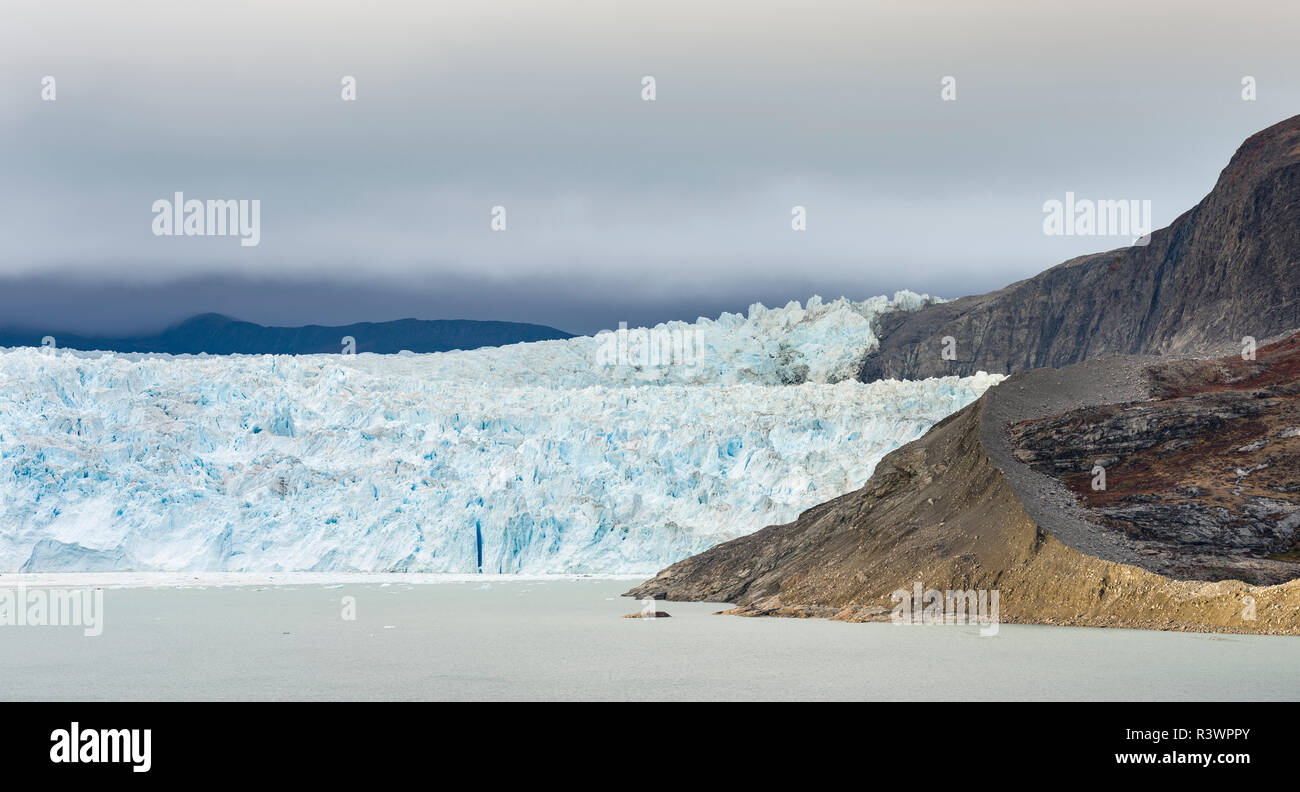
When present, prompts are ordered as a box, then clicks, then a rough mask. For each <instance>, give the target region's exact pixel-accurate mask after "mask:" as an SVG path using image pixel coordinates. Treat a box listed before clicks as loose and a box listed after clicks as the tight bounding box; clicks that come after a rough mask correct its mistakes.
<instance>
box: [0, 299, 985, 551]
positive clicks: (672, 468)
mask: <svg viewBox="0 0 1300 792" xmlns="http://www.w3.org/2000/svg"><path fill="white" fill-rule="evenodd" d="M927 299H928V298H923V297H919V296H917V295H910V294H909V293H900V295H896V296H895V298H894V299H893V300H889V299H885V298H876V299H875V300H868V301H865V302H861V303H853V302H849V301H847V300H837V301H834V302H830V303H823V302H821V301H820V300H817V299H813V300H810V301H809V303H808V305H807V306H799V305H798V304H792V305H790V306H787V307H785V308H781V309H765V308H762V307H761V306H756V307H755V308H753V309H751V310H750V312H749V315H748V316H744V317H742V316H739V315H723V316H722V317H720V318H719V319H718V320H715V321H710V320H701V322H698V323H696V324H695V325H685V324H682V323H677V324H682V326H684V327H694V328H697V329H698V330H699V333H700V337H701V338H702V339H703V342H702V345H701V347H700V349H701V354H700V355H699V357H698V359H697V360H696V361H695V365H693V366H678V365H671V366H660V367H645V366H636V365H608V364H601V365H596V364H595V355H596V351H597V348H598V344H600V343H601V339H599V338H598V337H584V338H576V339H570V340H565V341H544V342H537V343H531V344H516V345H513V346H510V347H498V348H491V349H481V350H474V351H470V352H452V353H441V354H433V355H411V356H395V355H388V356H381V355H313V356H302V357H288V356H229V357H215V356H212V357H209V356H198V357H168V356H157V357H140V356H125V355H112V354H107V355H84V354H82V355H78V354H75V353H69V352H62V353H57V354H48V353H42V352H40V351H37V350H31V349H24V350H9V351H4V352H0V487H3V492H4V495H5V497H4V501H3V506H0V571H32V572H37V571H66V572H77V571H96V570H99V571H107V570H120V571H150V570H153V571H173V572H182V571H230V572H281V571H358V572H376V571H403V572H417V571H418V572H473V571H475V570H476V569H477V566H478V543H479V542H480V541H481V542H482V558H483V571H485V572H506V573H513V572H524V573H561V572H563V573H575V572H591V573H625V572H652V571H654V570H655V569H658V568H661V567H663V566H666V565H667V564H669V563H672V562H674V561H676V560H678V559H680V558H682V557H684V556H686V555H689V554H692V553H696V552H699V551H701V550H704V549H706V548H707V547H709V546H711V545H713V544H716V543H717V542H719V541H723V540H726V539H729V538H732V537H735V536H739V535H742V534H744V533H748V532H750V531H753V530H756V529H757V528H760V527H762V526H764V525H767V524H770V523H775V522H782V521H788V520H791V519H793V518H794V517H795V516H796V515H797V514H798V513H799V512H800V511H802V510H803V509H806V508H808V507H810V506H812V505H815V504H817V503H820V502H822V501H825V500H827V499H829V498H832V497H835V496H837V495H840V494H842V493H844V492H848V491H850V490H853V489H855V488H857V487H859V486H861V485H862V483H863V482H864V481H865V480H866V479H867V478H868V476H869V475H870V473H871V471H872V469H873V468H874V466H875V464H876V462H877V461H878V460H879V459H880V457H881V456H883V455H884V454H885V453H887V452H888V451H890V450H892V449H894V448H896V447H897V446H899V445H901V444H902V443H904V442H907V441H909V440H911V439H913V438H915V437H917V436H919V435H920V434H921V433H923V432H924V431H925V430H926V429H927V428H928V427H929V426H931V425H932V424H933V423H934V422H935V421H937V420H939V419H941V418H943V417H944V416H946V415H948V414H949V413H951V412H952V411H954V410H956V409H958V408H960V407H961V406H963V405H965V404H967V403H968V402H970V401H971V400H973V399H975V398H977V397H978V396H979V395H980V394H981V393H982V392H983V391H984V390H985V389H986V388H988V387H989V386H991V385H992V384H994V383H995V382H997V381H998V380H999V379H1000V378H999V377H995V376H990V375H986V374H980V375H976V376H974V377H967V378H960V379H959V378H956V377H945V378H939V379H932V380H925V381H919V382H895V381H886V382H878V383H873V384H870V385H866V384H862V383H860V382H857V381H856V380H854V379H853V376H852V375H853V373H854V372H855V371H856V368H855V367H856V365H857V364H858V363H859V362H860V360H861V358H862V356H863V355H864V354H865V353H866V351H867V349H868V348H869V347H870V345H871V344H873V343H874V338H875V337H874V335H873V334H872V333H871V330H870V325H871V321H872V319H873V318H874V317H875V316H876V315H878V314H879V313H881V312H882V311H888V310H900V309H914V308H915V307H918V306H919V305H920V304H922V303H923V302H925V301H926V300H927Z"/></svg>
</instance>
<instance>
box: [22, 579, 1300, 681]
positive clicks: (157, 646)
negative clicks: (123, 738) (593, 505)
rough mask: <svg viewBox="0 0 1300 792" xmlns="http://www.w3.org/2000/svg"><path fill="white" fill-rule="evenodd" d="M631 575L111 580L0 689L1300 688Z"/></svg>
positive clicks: (1207, 654)
mask: <svg viewBox="0 0 1300 792" xmlns="http://www.w3.org/2000/svg"><path fill="white" fill-rule="evenodd" d="M9 580H10V581H12V580H13V578H9ZM408 580H409V578H408ZM5 585H13V584H12V583H6V582H5V581H4V579H3V578H0V586H5ZM632 585H634V581H629V580H609V579H556V580H521V581H511V580H502V579H499V578H498V579H493V580H490V581H479V580H468V581H464V580H462V581H459V582H440V583H434V584H418V583H417V584H411V583H409V582H396V583H390V584H388V585H384V584H382V583H379V582H373V581H372V582H364V583H359V582H345V583H341V584H338V583H335V584H321V583H317V582H312V583H309V584H302V585H295V584H289V585H272V586H263V585H240V586H221V587H211V586H209V587H193V586H191V587H175V586H167V587H155V588H146V587H128V588H113V587H105V588H104V592H103V593H104V629H103V633H102V634H101V635H99V636H98V637H87V636H85V635H84V634H83V631H82V630H81V629H78V628H75V627H33V626H22V627H15V626H2V627H0V664H3V668H4V669H5V673H4V674H3V675H0V699H4V700H15V699H21V700H46V699H52V700H58V699H74V700H78V699H90V700H94V699H108V700H135V699H169V700H209V699H269V700H283V699H329V700H335V699H349V700H350V699H419V700H429V699H432V700H452V699H454V700H497V699H505V700H538V699H540V700H553V699H562V700H570V699H579V700H583V699H595V700H619V699H633V700H665V699H667V700H727V699H737V700H751V699H762V700H783V699H795V700H804V699H850V700H918V699H919V700H934V699H940V700H953V699H955V700H1004V699H1010V700H1019V699H1047V700H1185V699H1190V700H1206V699H1213V700H1221V699H1222V700H1264V699H1281V700H1296V699H1297V698H1300V638H1292V637H1270V636H1240V635H1206V634H1193V633H1169V632H1148V631H1139V630H1114V629H1085V628H1067V627H1031V626H1022V625H1002V627H1001V630H1000V632H999V634H998V635H996V636H992V637H981V636H980V634H979V631H978V628H976V627H967V626H921V625H916V626H894V625H889V624H843V623H837V622H829V621H824V620H818V619H806V620H801V619H751V618H739V617H734V616H718V615H714V612H715V611H717V610H720V609H722V608H723V607H724V606H723V605H719V604H713V605H710V604H696V603H663V602H660V603H656V605H657V607H658V608H660V609H663V610H666V611H668V612H669V613H670V614H671V616H672V618H670V619H659V620H653V621H652V620H642V619H624V618H622V616H623V615H624V614H627V613H633V612H637V611H638V610H639V609H640V605H639V603H637V602H636V601H635V600H631V599H628V598H625V597H621V596H619V595H620V594H621V593H622V592H623V591H626V590H627V589H628V588H630V587H631V586H632ZM345 597H352V598H355V600H354V603H355V617H356V618H355V619H354V620H346V619H344V618H343V615H344V614H343V611H344V607H345V604H346V603H345V600H344V598H345Z"/></svg>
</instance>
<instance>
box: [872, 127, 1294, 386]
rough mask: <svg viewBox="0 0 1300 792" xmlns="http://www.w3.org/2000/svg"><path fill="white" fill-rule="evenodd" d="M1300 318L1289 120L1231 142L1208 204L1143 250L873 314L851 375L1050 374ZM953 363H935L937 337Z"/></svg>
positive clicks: (1186, 347) (1214, 344)
mask: <svg viewBox="0 0 1300 792" xmlns="http://www.w3.org/2000/svg"><path fill="white" fill-rule="evenodd" d="M1297 316H1300V116H1295V117H1293V118H1290V119H1288V120H1286V121H1283V122H1282V123H1279V124H1276V125H1274V126H1272V127H1269V128H1268V129H1265V130H1263V131H1262V132H1259V133H1257V134H1255V135H1253V136H1252V137H1250V138H1249V139H1248V140H1246V142H1245V143H1243V144H1242V145H1241V148H1239V149H1238V150H1237V152H1236V154H1235V155H1234V156H1233V157H1232V159H1231V161H1230V162H1229V163H1228V166H1227V167H1226V168H1224V170H1223V172H1222V174H1221V175H1220V176H1219V179H1218V182H1217V183H1216V184H1215V186H1214V189H1213V190H1212V191H1211V192H1210V194H1209V195H1207V196H1206V197H1205V199H1204V200H1202V201H1201V202H1200V203H1199V204H1197V205H1196V206H1195V207H1193V208H1192V209H1191V210H1189V211H1188V212H1186V213H1184V214H1183V215H1182V216H1180V217H1179V218H1178V219H1176V220H1175V221H1174V222H1173V223H1172V224H1171V225H1170V226H1169V227H1167V228H1163V229H1160V230H1158V231H1155V232H1154V233H1153V234H1151V236H1150V243H1149V244H1147V245H1145V246H1139V245H1134V246H1130V247H1125V248H1120V249H1117V250H1111V251H1108V252H1105V253H1097V254H1094V255H1089V256H1083V257H1080V258H1076V259H1072V260H1070V261H1067V262H1065V263H1063V264H1060V265H1058V266H1056V267H1053V268H1052V269H1049V270H1047V271H1046V272H1043V273H1041V274H1039V275H1037V276H1036V277H1033V278H1030V279H1028V280H1024V281H1020V282H1019V283H1014V284H1012V285H1010V286H1008V287H1006V288H1004V289H1002V290H1000V291H996V292H992V293H990V294H983V295H978V296H972V297H964V298H961V299H959V300H955V301H953V302H949V303H943V304H939V305H933V306H929V307H927V308H925V309H923V310H921V311H918V312H916V313H909V314H903V313H898V314H891V315H887V316H884V317H882V318H881V320H880V322H879V326H878V327H877V330H876V334H877V335H878V336H879V337H880V338H881V342H880V348H879V350H878V351H876V352H875V353H873V354H871V355H869V356H868V357H867V359H866V360H865V362H864V363H863V366H862V370H861V378H862V379H863V380H865V381H873V380H876V379H888V378H891V377H892V378H897V379H920V378H924V377H935V376H943V375H947V374H972V373H974V372H976V371H981V370H983V371H989V372H994V373H1010V372H1014V371H1020V370H1023V369H1031V368H1038V367H1044V366H1054V367H1060V366H1065V365H1069V364H1071V363H1077V362H1079V361H1081V360H1088V359H1091V358H1096V357H1104V356H1107V355H1117V354H1161V353H1170V352H1174V353H1179V352H1183V353H1186V352H1208V351H1210V350H1212V349H1217V348H1221V347H1223V346H1224V345H1225V344H1228V343H1239V342H1240V340H1241V339H1242V338H1243V337H1244V336H1253V337H1255V338H1258V339H1262V338H1266V337H1269V336H1272V335H1275V334H1277V333H1281V332H1283V331H1285V330H1287V329H1289V328H1291V327H1294V326H1295V325H1296V324H1297V319H1296V317H1297ZM945 337H951V338H952V339H953V340H954V341H955V342H956V345H955V359H954V360H946V359H944V357H943V355H942V354H941V353H942V352H943V349H944V338H945Z"/></svg>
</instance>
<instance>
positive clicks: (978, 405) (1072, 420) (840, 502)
mask: <svg viewBox="0 0 1300 792" xmlns="http://www.w3.org/2000/svg"><path fill="white" fill-rule="evenodd" d="M1261 352H1262V354H1261V355H1260V358H1259V361H1258V362H1257V363H1249V364H1245V365H1242V366H1238V365H1236V363H1234V362H1233V360H1232V359H1224V360H1217V361H1184V362H1182V363H1174V364H1170V363H1161V362H1158V361H1155V360H1154V359H1151V358H1134V357H1117V358H1108V359H1103V360H1095V361H1087V362H1084V363H1081V364H1077V365H1074V366H1068V367H1065V368H1063V369H1059V370H1052V369H1040V370H1035V371H1026V372H1021V373H1018V374H1015V375H1013V376H1012V377H1010V378H1008V379H1007V380H1005V381H1003V382H1002V383H1001V384H999V385H997V386H996V387H994V388H992V389H991V390H989V391H988V392H987V393H986V394H985V395H984V396H983V397H982V398H981V399H980V400H979V401H977V402H975V403H974V404H972V405H970V406H968V407H966V408H965V409H963V410H961V411H959V412H957V413H955V414H954V415H952V416H950V417H948V418H947V419H945V420H944V421H942V422H940V423H939V424H937V425H936V426H935V427H934V428H933V429H931V430H930V432H928V433H927V434H926V435H925V436H924V437H922V438H921V439H919V440H917V441H914V442H912V443H909V444H907V445H905V446H903V447H901V448H899V449H898V450H896V451H894V452H893V453H891V454H889V455H888V456H886V457H885V458H884V459H883V460H882V461H881V463H880V464H879V465H878V466H877V468H876V472H875V474H874V475H873V476H872V477H871V479H870V481H868V482H867V484H866V485H865V486H864V487H863V488H862V489H860V490H858V491H857V492H854V493H851V494H848V495H845V496H842V497H840V498H837V499H835V500H832V501H829V502H827V503H824V504H822V505H820V506H816V507H814V508H812V509H809V510H808V511H806V512H804V513H803V514H801V515H800V516H799V518H798V519H797V520H795V521H794V522H792V523H788V524H786V525H776V526H771V527H768V528H764V529H762V530H760V531H758V532H757V533H754V534H751V535H749V536H745V537H742V538H740V539H736V540H734V541H731V542H727V543H725V544H722V545H719V546H717V547H714V548H712V549H710V550H708V551H707V552H704V553H701V554H700V555H697V556H694V557H692V558H688V559H686V560H684V561H681V562H679V563H677V564H674V565H673V566H671V567H669V568H668V569H666V570H664V571H663V572H661V573H659V575H658V576H656V577H655V578H654V579H652V580H650V581H647V582H646V583H644V584H642V585H641V586H639V587H637V588H636V589H633V590H632V591H631V592H629V594H630V595H633V596H638V597H653V598H667V599H673V600H703V601H715V602H730V603H735V604H736V605H737V606H738V607H737V609H736V612H738V613H741V614H746V615H769V614H770V615H788V616H825V617H832V618H836V619H843V620H849V621H876V620H885V619H887V618H888V615H889V611H890V608H891V605H892V603H893V600H892V599H891V596H892V594H893V592H895V591H898V590H904V591H910V590H912V589H913V586H914V585H915V583H917V582H920V583H921V584H922V585H924V586H925V587H926V588H934V589H938V590H940V591H944V590H948V591H951V590H958V591H963V590H980V589H983V590H989V591H997V592H999V595H1000V611H1001V612H1000V618H1001V620H1002V621H1004V622H1030V623H1048V624H1072V625H1086V626H1124V627H1140V628H1154V629H1178V630H1198V631H1202V630H1203V631H1220V632H1260V633H1286V634H1300V563H1297V562H1296V561H1294V560H1291V557H1290V555H1289V554H1288V550H1289V548H1292V547H1294V545H1295V541H1296V535H1295V532H1294V526H1293V525H1292V524H1291V522H1292V521H1293V520H1294V518H1293V517H1292V515H1294V514H1295V513H1297V511H1300V494H1298V493H1297V488H1296V487H1295V481H1294V479H1295V465H1294V458H1293V457H1294V454H1295V453H1296V451H1297V448H1296V447H1295V443H1296V442H1297V441H1295V440H1294V439H1293V437H1292V433H1291V430H1290V428H1289V424H1290V423H1291V421H1292V419H1293V410H1294V409H1295V402H1294V396H1295V395H1296V393H1297V392H1300V339H1295V338H1293V339H1291V340H1289V341H1287V342H1285V343H1283V344H1279V345H1277V346H1273V347H1266V348H1265V349H1263V350H1261ZM1239 362H1240V361H1239ZM1207 416H1208V417H1207ZM1241 444H1244V446H1245V448H1242V447H1241ZM1256 444H1261V445H1259V448H1254V446H1255V445H1256ZM1268 448H1271V451H1269V452H1267V453H1269V454H1271V455H1272V456H1270V457H1268V459H1270V460H1272V462H1271V464H1275V465H1276V467H1277V470H1275V471H1273V474H1272V475H1271V476H1268V477H1265V476H1264V475H1263V474H1262V473H1261V474H1260V475H1259V477H1258V478H1257V479H1256V480H1255V481H1250V482H1248V483H1247V482H1244V481H1243V479H1244V478H1245V476H1244V475H1243V474H1242V471H1241V469H1240V468H1239V465H1241V464H1247V463H1249V464H1251V465H1260V464H1265V465H1266V466H1267V464H1270V463H1268V462H1265V461H1264V460H1263V458H1261V459H1255V458H1254V457H1252V456H1249V455H1251V454H1256V453H1259V452H1261V450H1262V449H1268ZM1252 449H1253V450H1252ZM1098 459H1101V460H1102V461H1104V462H1106V463H1107V464H1108V465H1110V469H1111V470H1112V471H1113V472H1112V474H1111V477H1110V480H1109V482H1108V489H1107V490H1105V491H1103V492H1101V493H1100V494H1101V495H1103V496H1104V497H1094V496H1095V495H1096V494H1097V493H1096V492H1094V491H1092V490H1091V489H1090V488H1089V489H1083V487H1082V485H1081V483H1080V482H1081V481H1082V480H1087V481H1091V479H1090V478H1085V479H1080V478H1079V477H1080V476H1083V477H1088V476H1090V475H1091V471H1092V469H1093V468H1094V466H1095V464H1096V461H1097V460H1098ZM1156 470H1158V471H1159V477H1158V478H1157V477H1155V475H1154V473H1153V471H1156ZM1257 470H1258V471H1263V470H1264V468H1258V469H1257ZM1192 488H1195V489H1196V490H1197V491H1198V492H1199V493H1201V494H1202V495H1203V502H1197V501H1195V499H1193V500H1192V501H1189V500H1188V498H1189V496H1188V495H1187V493H1188V492H1189V491H1191V489H1192ZM1085 493H1087V497H1086V498H1085ZM1134 496H1136V497H1134ZM1198 497H1200V496H1198ZM1189 502H1196V504H1197V505H1195V507H1194V508H1195V509H1196V510H1197V511H1198V513H1200V514H1202V515H1203V517H1204V519H1197V520H1183V519H1181V518H1179V517H1178V514H1177V510H1178V509H1179V508H1181V507H1182V506H1185V505H1186V504H1187V503H1189ZM1216 510H1217V511H1216ZM1152 514H1154V515H1155V516H1154V517H1153V518H1152V519H1154V521H1155V523H1156V524H1158V525H1159V529H1158V530H1157V529H1154V528H1152V527H1150V525H1149V524H1148V523H1147V522H1146V520H1147V517H1150V516H1151V515H1152ZM1166 518H1168V519H1167V520H1166ZM1134 526H1137V528H1136V529H1134ZM1243 578H1247V579H1252V580H1254V581H1255V583H1256V584H1251V583H1248V582H1245V580H1243Z"/></svg>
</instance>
